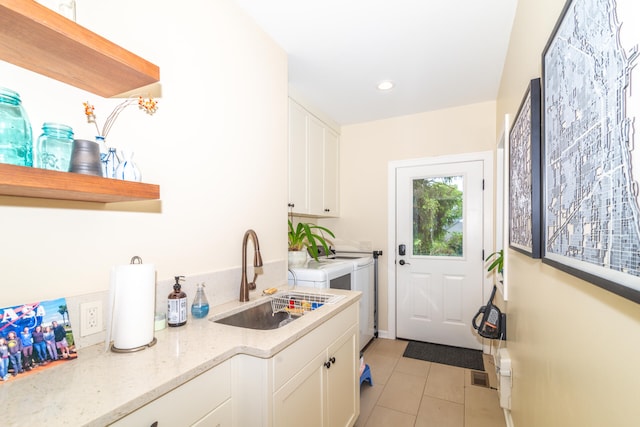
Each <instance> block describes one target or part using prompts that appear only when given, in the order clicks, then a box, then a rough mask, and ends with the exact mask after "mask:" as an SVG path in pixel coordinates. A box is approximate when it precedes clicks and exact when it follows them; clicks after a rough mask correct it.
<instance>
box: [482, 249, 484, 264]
mask: <svg viewBox="0 0 640 427" xmlns="http://www.w3.org/2000/svg"><path fill="white" fill-rule="evenodd" d="M482 260H483V261H484V249H483V250H482Z"/></svg>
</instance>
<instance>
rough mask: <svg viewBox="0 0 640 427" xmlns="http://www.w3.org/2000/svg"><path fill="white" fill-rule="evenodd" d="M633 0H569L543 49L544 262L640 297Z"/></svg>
mask: <svg viewBox="0 0 640 427" xmlns="http://www.w3.org/2000/svg"><path fill="white" fill-rule="evenodd" d="M628 1H632V0H624V1H622V2H613V3H611V4H610V5H611V7H610V8H605V7H597V8H594V7H593V5H592V4H591V3H590V2H587V1H585V0H568V1H567V2H566V4H565V6H564V8H563V10H562V13H561V15H560V17H559V19H558V22H557V23H556V25H555V28H554V29H553V32H552V34H551V37H550V38H549V41H548V42H547V45H546V46H545V48H544V51H543V53H542V111H543V116H542V137H543V145H542V162H543V168H542V206H543V209H542V221H543V227H542V231H543V232H542V237H543V251H542V262H543V263H545V264H548V265H551V266H553V267H555V268H558V269H560V270H562V271H564V272H566V273H569V274H571V275H573V276H576V277H579V278H580V279H583V280H585V281H588V282H590V283H592V284H594V285H596V286H599V287H601V288H603V289H606V290H608V291H610V292H613V293H615V294H617V295H620V296H622V297H624V298H627V299H629V300H632V301H634V302H636V303H640V208H639V207H638V205H639V204H638V194H639V193H640V191H639V185H638V181H639V180H640V176H636V177H635V179H634V177H633V170H632V164H631V155H632V154H633V151H634V141H633V137H634V135H633V134H634V130H633V119H634V117H629V116H627V114H629V111H630V109H629V108H627V107H628V105H631V104H629V102H633V105H635V104H636V103H637V100H636V99H635V98H634V97H633V94H631V92H630V91H629V84H630V82H631V80H632V78H633V76H634V73H637V72H638V71H637V70H635V69H634V65H635V64H636V62H637V52H636V53H634V50H633V49H634V47H635V46H637V45H638V42H639V41H638V40H634V39H633V38H634V37H637V34H633V32H621V28H622V29H624V28H627V27H629V24H627V26H625V16H624V11H625V10H629V9H627V8H625V7H624V6H623V7H620V4H621V3H625V2H628ZM628 18H629V20H630V19H631V16H630V15H629V16H628ZM635 68H636V69H637V68H638V67H635ZM639 77H640V76H636V78H639ZM637 174H638V171H637V170H636V175H637Z"/></svg>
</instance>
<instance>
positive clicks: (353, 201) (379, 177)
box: [318, 102, 496, 336]
mask: <svg viewBox="0 0 640 427" xmlns="http://www.w3.org/2000/svg"><path fill="white" fill-rule="evenodd" d="M495 107H496V104H495V102H484V103H479V104H473V105H467V106H462V107H457V108H450V109H446V110H439V111H432V112H425V113H420V114H414V115H410V116H403V117H397V118H392V119H387V120H379V121H374V122H369V123H361V124H356V125H350V126H343V127H342V133H341V136H340V218H339V219H331V220H319V221H318V222H319V223H320V224H322V225H326V226H328V227H329V228H330V229H331V230H332V231H334V232H335V235H336V237H339V238H341V239H345V240H358V241H370V242H372V248H373V249H374V250H383V251H384V253H383V256H382V257H381V258H380V259H379V264H378V268H379V270H378V278H379V292H378V294H379V309H378V313H379V322H378V326H379V330H380V331H381V336H384V335H385V334H386V331H387V327H388V313H387V308H388V307H387V271H388V269H387V266H386V264H387V262H389V259H390V257H391V259H393V256H394V255H393V254H389V253H387V250H386V249H387V247H388V243H387V221H388V218H387V212H388V207H387V205H388V200H387V198H388V196H387V194H388V192H387V182H388V179H387V172H388V164H389V162H391V161H396V160H404V159H412V158H421V157H436V156H442V155H446V154H460V153H469V152H479V151H486V150H493V149H494V148H495V144H496V133H495V129H494V123H495V120H496V118H495ZM393 335H395V331H393Z"/></svg>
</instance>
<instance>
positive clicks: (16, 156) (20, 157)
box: [0, 87, 33, 166]
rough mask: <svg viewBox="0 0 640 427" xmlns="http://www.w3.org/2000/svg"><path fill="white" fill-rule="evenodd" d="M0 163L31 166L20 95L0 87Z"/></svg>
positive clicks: (28, 133)
mask: <svg viewBox="0 0 640 427" xmlns="http://www.w3.org/2000/svg"><path fill="white" fill-rule="evenodd" d="M0 163H9V164H12V165H18V166H33V139H32V134H31V123H30V122H29V117H27V113H26V111H25V110H24V108H23V107H22V102H21V100H20V95H18V93H16V92H14V91H12V90H11V89H7V88H4V87H0Z"/></svg>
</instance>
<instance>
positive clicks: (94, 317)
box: [80, 301, 102, 337]
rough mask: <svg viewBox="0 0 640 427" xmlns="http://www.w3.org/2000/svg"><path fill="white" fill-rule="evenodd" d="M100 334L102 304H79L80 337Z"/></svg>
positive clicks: (94, 302)
mask: <svg viewBox="0 0 640 427" xmlns="http://www.w3.org/2000/svg"><path fill="white" fill-rule="evenodd" d="M98 332H102V302H100V301H93V302H86V303H83V304H80V336H82V337H86V336H87V335H92V334H96V333H98Z"/></svg>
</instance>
